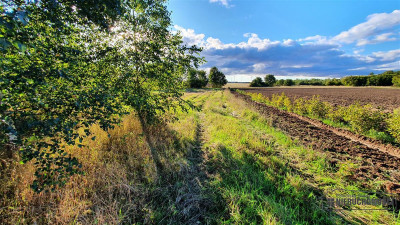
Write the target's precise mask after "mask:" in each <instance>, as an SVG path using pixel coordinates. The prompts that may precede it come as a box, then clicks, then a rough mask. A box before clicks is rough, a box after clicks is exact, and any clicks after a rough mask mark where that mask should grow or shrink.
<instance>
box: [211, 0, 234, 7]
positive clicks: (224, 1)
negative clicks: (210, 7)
mask: <svg viewBox="0 0 400 225" xmlns="http://www.w3.org/2000/svg"><path fill="white" fill-rule="evenodd" d="M229 1H230V0H210V2H211V3H218V2H219V3H220V4H221V5H223V6H225V7H227V8H229V7H232V6H233V5H231V4H229Z"/></svg>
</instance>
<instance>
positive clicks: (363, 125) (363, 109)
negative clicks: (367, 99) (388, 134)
mask: <svg viewBox="0 0 400 225" xmlns="http://www.w3.org/2000/svg"><path fill="white" fill-rule="evenodd" d="M344 119H345V121H346V122H348V123H349V124H350V125H351V127H352V128H353V129H354V131H356V132H357V133H366V132H368V131H369V130H371V129H374V130H376V131H382V130H383V129H382V124H383V123H384V121H385V117H384V114H383V113H382V112H379V111H376V110H374V109H373V108H372V106H371V105H364V106H361V105H360V104H358V103H357V104H353V105H351V106H349V107H348V108H347V112H346V115H345V116H344Z"/></svg>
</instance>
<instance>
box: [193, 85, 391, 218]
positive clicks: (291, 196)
mask: <svg viewBox="0 0 400 225" xmlns="http://www.w3.org/2000/svg"><path fill="white" fill-rule="evenodd" d="M193 95H194V94H193ZM196 95H197V96H195V97H194V96H192V98H193V100H194V102H197V103H198V104H201V105H202V106H203V110H202V112H200V113H197V114H196V117H197V118H198V121H199V123H200V124H201V125H200V126H201V127H202V129H201V134H202V136H203V137H202V139H201V143H202V144H201V145H202V147H201V148H199V149H201V150H202V151H204V153H203V154H204V155H202V156H201V158H202V161H203V162H202V163H204V164H205V169H206V174H207V179H205V180H204V182H206V183H207V184H206V186H207V187H208V188H207V189H204V190H203V194H205V195H207V201H208V203H212V204H213V205H214V206H216V207H215V208H214V210H213V211H212V214H211V216H208V217H204V219H205V220H203V222H206V223H218V224H232V223H233V224H345V223H351V224H395V223H396V221H395V220H396V218H395V217H394V216H393V214H390V213H388V212H386V211H374V212H372V213H371V212H367V211H332V210H330V211H329V210H325V209H324V208H323V206H324V205H323V204H321V200H322V199H324V198H326V197H327V196H326V194H327V192H328V191H329V190H330V189H333V188H344V187H346V188H349V187H350V188H352V189H355V190H358V189H359V188H360V184H358V183H354V182H352V181H349V180H348V179H346V177H347V176H349V173H350V171H351V169H352V167H357V165H353V164H349V163H348V162H338V163H337V165H336V167H334V168H333V167H332V166H331V165H330V164H329V163H328V161H329V157H328V156H327V155H325V154H324V153H321V152H316V151H313V150H311V149H308V148H305V147H302V146H301V145H300V144H297V143H296V142H293V141H292V140H291V139H290V138H288V137H287V136H286V135H285V134H283V133H282V132H279V131H277V130H275V129H274V128H273V127H271V126H269V121H266V120H265V119H264V118H263V117H262V116H260V115H259V114H258V113H256V112H255V111H253V110H252V109H251V108H249V107H248V106H247V105H246V103H244V102H243V101H241V100H238V99H236V98H234V97H233V96H232V95H231V94H230V93H229V92H227V91H225V92H223V91H212V92H205V93H200V94H196ZM322 202H323V201H322Z"/></svg>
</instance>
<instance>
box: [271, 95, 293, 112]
mask: <svg viewBox="0 0 400 225" xmlns="http://www.w3.org/2000/svg"><path fill="white" fill-rule="evenodd" d="M270 104H271V105H272V106H275V107H277V108H280V109H285V110H287V109H288V108H291V106H289V105H291V101H290V98H289V97H287V96H286V95H285V93H283V92H282V94H281V95H278V94H273V95H272V97H271V100H270ZM287 107H288V108H287Z"/></svg>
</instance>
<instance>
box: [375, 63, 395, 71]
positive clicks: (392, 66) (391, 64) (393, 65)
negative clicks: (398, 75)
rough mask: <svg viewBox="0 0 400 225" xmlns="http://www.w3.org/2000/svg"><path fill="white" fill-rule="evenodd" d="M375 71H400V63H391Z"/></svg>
mask: <svg viewBox="0 0 400 225" xmlns="http://www.w3.org/2000/svg"><path fill="white" fill-rule="evenodd" d="M374 69H375V70H381V71H387V70H399V69H400V61H397V62H391V63H386V64H382V65H379V66H378V67H377V68H374Z"/></svg>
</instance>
